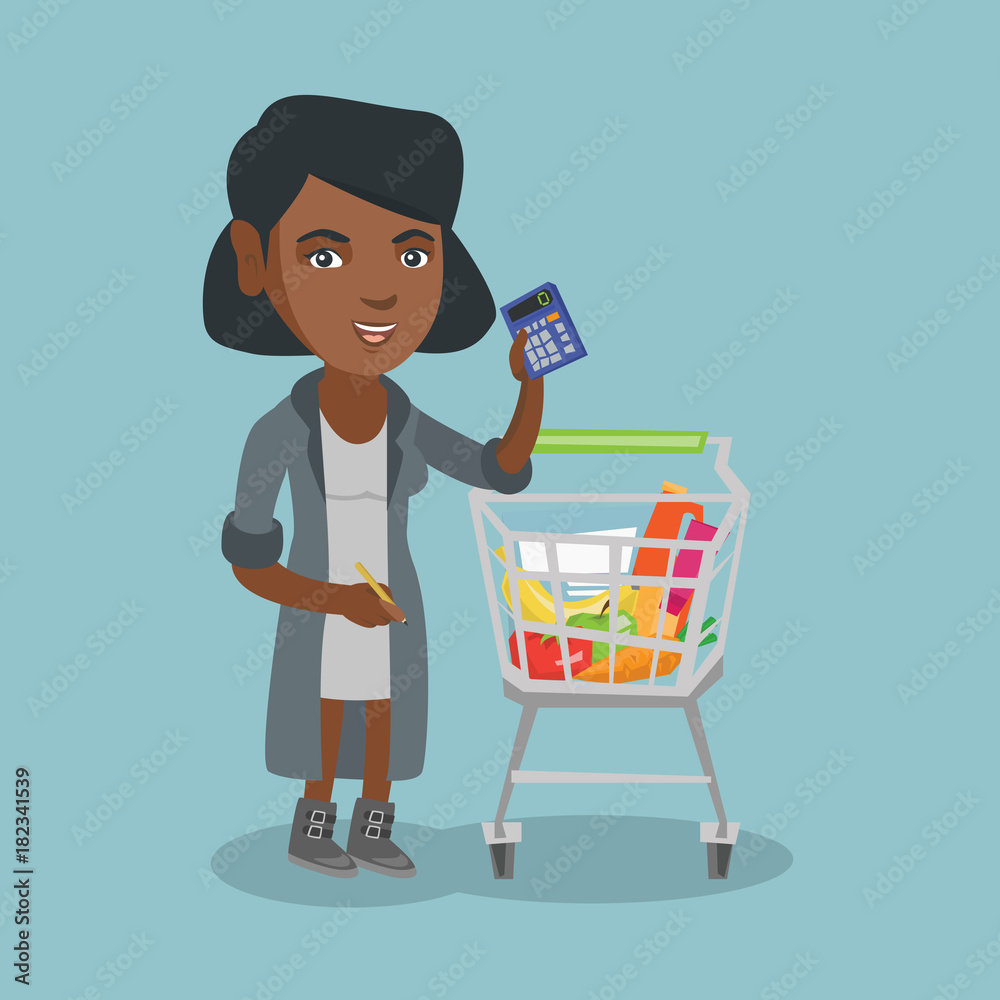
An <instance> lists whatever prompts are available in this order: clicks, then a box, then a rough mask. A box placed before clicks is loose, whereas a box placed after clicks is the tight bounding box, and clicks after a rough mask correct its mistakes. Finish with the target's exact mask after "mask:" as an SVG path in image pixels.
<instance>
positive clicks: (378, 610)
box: [344, 562, 406, 628]
mask: <svg viewBox="0 0 1000 1000" xmlns="http://www.w3.org/2000/svg"><path fill="white" fill-rule="evenodd" d="M354 568H355V569H356V570H357V571H358V572H359V573H360V574H361V575H362V576H363V577H364V578H365V583H358V584H355V585H354V586H352V587H351V588H350V590H351V591H356V592H357V593H358V600H357V601H354V600H352V601H351V602H350V607H349V608H348V609H347V610H346V611H344V615H345V616H346V617H347V618H349V619H350V620H351V621H352V622H354V623H355V624H356V625H361V626H363V627H364V628H374V627H375V626H376V625H388V624H389V623H390V622H394V621H395V622H402V623H403V624H404V625H405V624H406V615H405V614H403V612H402V610H401V609H400V608H398V607H397V606H396V605H395V604H394V603H393V601H392V591H391V590H389V588H388V587H386V586H385V585H383V584H380V583H377V582H376V580H375V577H373V576H372V575H371V573H369V572H368V570H366V569H365V567H364V566H363V565H362V564H361V563H359V562H358V563H355V564H354ZM369 588H370V589H369ZM372 591H374V594H375V598H376V600H375V601H372V600H371V597H372Z"/></svg>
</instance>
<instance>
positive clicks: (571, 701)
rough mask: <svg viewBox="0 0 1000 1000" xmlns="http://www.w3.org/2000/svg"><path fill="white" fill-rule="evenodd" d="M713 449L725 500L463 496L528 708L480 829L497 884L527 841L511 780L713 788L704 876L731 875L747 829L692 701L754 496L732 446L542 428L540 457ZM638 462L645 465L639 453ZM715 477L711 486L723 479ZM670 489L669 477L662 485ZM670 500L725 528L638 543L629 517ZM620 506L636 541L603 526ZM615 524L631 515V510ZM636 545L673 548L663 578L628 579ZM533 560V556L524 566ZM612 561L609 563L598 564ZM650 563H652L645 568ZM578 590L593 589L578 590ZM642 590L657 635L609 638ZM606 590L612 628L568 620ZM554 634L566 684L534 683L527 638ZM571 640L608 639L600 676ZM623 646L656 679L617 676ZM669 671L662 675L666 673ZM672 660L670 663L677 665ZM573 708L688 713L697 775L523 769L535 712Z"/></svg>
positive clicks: (670, 436)
mask: <svg viewBox="0 0 1000 1000" xmlns="http://www.w3.org/2000/svg"><path fill="white" fill-rule="evenodd" d="M706 444H709V445H714V446H715V447H716V448H717V449H718V450H717V453H716V456H715V463H714V472H715V473H716V474H717V476H718V478H719V479H721V480H722V483H723V484H724V486H725V491H724V492H717V493H709V492H702V493H681V492H678V493H610V492H597V493H590V494H562V493H560V494H551V493H550V494H531V493H521V494H516V495H502V494H498V493H495V492H492V491H489V490H481V489H473V490H472V491H471V492H470V494H469V502H470V505H471V507H472V515H473V521H474V525H475V530H476V538H477V542H478V546H479V554H480V558H481V561H482V568H483V578H484V581H485V584H486V590H487V596H488V597H489V598H490V616H491V619H492V622H493V631H494V635H495V638H496V644H497V654H498V657H499V660H500V672H501V674H502V676H503V692H504V697H506V698H508V699H510V700H511V701H514V702H517V703H518V704H519V705H521V718H520V722H519V724H518V727H517V734H516V736H515V738H514V745H513V748H512V752H511V755H510V761H509V764H508V768H507V774H506V778H505V779H504V784H503V789H502V791H501V794H500V803H499V805H498V807H497V812H496V817H495V819H494V820H493V821H491V822H486V823H483V835H484V837H485V840H486V843H487V844H488V845H489V848H490V854H491V859H492V862H493V874H494V877H495V878H512V877H513V861H514V845H515V844H516V843H518V842H520V840H521V824H520V823H513V822H505V818H504V817H505V814H506V812H507V807H508V804H509V802H510V797H511V793H512V791H513V787H514V785H515V784H520V783H568V782H623V783H632V782H637V783H660V782H662V783H670V782H680V783H703V784H706V785H708V791H709V794H710V795H711V798H712V804H713V806H714V807H715V814H716V821H715V822H708V823H702V824H701V825H700V833H701V841H702V843H705V844H706V845H707V852H708V874H709V877H710V878H726V876H727V874H728V871H729V860H730V856H731V853H732V846H733V844H734V843H735V842H736V837H737V834H738V832H739V823H734V822H731V821H729V820H728V819H727V818H726V813H725V810H724V808H723V805H722V796H721V794H720V793H719V787H718V782H717V780H716V776H715V768H714V767H713V764H712V758H711V755H710V754H709V750H708V742H707V740H706V737H705V729H704V726H703V725H702V721H701V715H700V713H699V711H698V698H699V697H700V696H701V695H703V694H704V693H705V691H707V690H708V688H710V687H711V686H712V685H713V684H714V683H715V682H716V681H717V680H718V679H719V678H720V677H721V676H722V655H723V651H724V649H725V645H726V632H727V630H728V625H729V614H730V609H731V606H732V599H733V590H734V587H735V584H736V571H737V566H738V563H739V556H740V548H741V545H742V541H743V531H744V528H745V526H746V519H747V510H748V506H749V491H748V490H747V489H746V488H745V487H744V486H743V484H742V483H741V482H740V481H739V479H737V477H736V476H735V475H734V474H733V472H732V471H731V470H730V468H729V449H730V444H731V438H727V437H711V438H710V437H708V436H707V434H705V433H701V432H693V433H687V432H676V431H674V432H671V431H668V432H651V431H600V432H595V431H567V430H560V431H555V430H542V431H541V432H540V434H539V439H538V443H537V444H536V446H535V449H534V453H535V454H536V455H537V454H544V453H564V454H565V453H576V454H580V453H618V455H619V456H624V455H636V454H642V453H648V454H652V453H672V454H700V453H702V452H703V451H704V448H705V445H706ZM631 461H634V462H639V461H642V462H643V463H645V462H646V460H645V459H638V458H635V459H631ZM676 467H677V466H676V464H675V466H674V468H676ZM659 471H660V473H661V474H662V472H664V471H665V470H663V469H662V468H661V469H660V470H659ZM678 475H679V474H678ZM536 476H537V462H536ZM611 478H613V476H612V477H611ZM602 482H603V480H602ZM712 482H713V484H714V483H715V480H714V479H713V480H712ZM668 485H669V484H666V483H665V484H664V487H665V488H666V487H667V486H668ZM664 503H666V504H673V503H686V504H688V505H690V504H697V505H701V507H703V509H704V511H705V516H704V521H706V522H707V521H709V518H710V517H711V518H714V520H713V521H712V522H711V523H712V524H713V525H716V526H717V530H716V531H715V533H714V535H713V536H712V537H711V538H709V539H707V540H702V541H694V540H691V533H690V532H688V534H686V535H685V536H684V537H681V536H680V533H677V534H676V535H675V537H672V538H653V537H649V536H642V528H643V527H644V524H645V522H642V523H637V522H638V521H640V520H641V519H640V518H638V517H636V516H634V515H635V512H636V511H637V510H638V511H640V512H642V511H646V512H648V511H650V510H652V509H654V508H655V507H656V506H657V505H659V504H664ZM637 505H638V506H637ZM660 509H661V510H662V509H663V508H660ZM678 509H679V508H678ZM615 511H627V512H629V513H632V514H633V517H632V518H631V520H632V527H633V528H636V529H638V532H639V536H640V537H641V541H640V537H635V536H634V534H633V535H631V536H630V535H629V534H626V533H623V532H622V531H621V530H617V529H616V530H614V532H613V533H612V532H611V529H610V528H609V527H608V524H607V522H608V521H610V520H612V519H613V518H614V516H615ZM710 512H712V513H710ZM675 513H676V511H675ZM595 516H596V517H598V518H601V519H603V521H604V522H605V523H604V525H603V526H602V527H601V528H600V529H598V530H594V529H589V530H584V531H580V530H577V531H575V532H570V531H567V529H568V528H573V527H576V528H578V529H579V528H580V526H581V525H582V524H583V525H585V524H596V523H599V522H597V521H595ZM620 517H621V519H623V520H629V517H628V514H622V515H620ZM675 520H676V519H675ZM602 532H604V533H602ZM491 539H492V540H491ZM498 543H499V544H498ZM515 543H516V544H515ZM581 546H597V547H599V548H598V549H595V550H594V551H595V553H597V554H598V556H599V557H600V558H599V560H598V561H600V560H603V563H602V565H601V566H600V571H599V572H580V562H579V560H578V559H577V558H576V557H577V556H578V555H579V553H580V551H581V548H580V547H581ZM636 549H641V550H643V551H644V552H647V551H648V550H651V549H655V550H657V551H659V550H661V549H667V550H668V555H667V556H666V557H663V556H660V557H658V563H659V565H660V566H661V568H662V566H663V565H664V558H665V572H664V573H663V574H662V575H657V576H637V575H635V574H634V573H630V572H629V559H630V556H631V550H636ZM584 551H589V550H584ZM518 552H520V557H519V555H518ZM682 552H683V553H684V558H685V559H686V560H687V566H688V569H687V573H686V575H683V576H679V575H677V574H675V569H676V568H678V567H676V565H675V564H676V563H677V560H678V558H680V557H681V553H682ZM693 552H694V553H699V555H698V556H697V559H699V560H700V564H699V565H698V566H697V570H696V575H695V576H692V575H691V569H690V565H691V558H690V557H691V554H692V553H693ZM531 553H534V556H535V558H533V559H532V558H528V556H530V554H531ZM539 553H542V557H541V559H539V558H538V555H539ZM605 553H606V556H607V558H606V560H604V559H603V557H604V554H605ZM571 556H572V557H573V558H571ZM592 562H593V560H592ZM561 563H562V565H560V564H561ZM633 565H634V561H633ZM645 565H648V560H647V562H646V563H645ZM546 584H547V585H548V586H547V587H546V588H545V590H544V591H542V593H543V595H550V596H551V602H552V612H553V613H552V614H545V615H543V614H540V613H539V605H538V603H537V601H535V599H534V598H535V595H536V594H537V593H538V587H539V586H541V587H545V585H546ZM581 587H583V588H586V589H585V590H584V591H581V590H579V589H577V590H575V591H574V589H573V588H581ZM648 587H654V588H658V589H657V590H655V591H653V593H655V594H657V595H658V610H657V612H655V615H657V616H658V618H657V621H656V627H655V629H653V630H650V631H651V633H652V634H651V636H646V635H640V634H628V635H623V634H622V633H620V632H617V631H614V630H613V629H612V626H611V624H610V623H612V622H613V623H616V627H617V623H620V622H622V621H627V616H625V617H624V618H622V617H619V614H620V608H621V607H622V606H623V605H625V604H627V603H628V604H630V606H633V605H631V595H632V594H634V593H636V592H638V593H643V592H645V593H646V594H647V595H648V594H649V593H650V591H648V590H646V591H642V590H640V589H639V588H648ZM526 588H527V589H526ZM601 588H603V589H606V591H607V594H606V602H605V603H606V606H607V620H608V623H609V625H608V630H607V632H601V631H595V630H594V628H593V626H592V625H591V626H590V627H586V628H581V627H576V626H574V625H569V624H567V607H570V608H571V609H572V607H574V606H579V604H580V602H579V601H577V602H570V601H569V595H571V594H574V593H576V594H579V593H581V592H583V593H589V594H591V595H593V594H594V591H599V592H598V593H597V594H596V597H595V598H594V600H595V603H596V601H597V600H599V599H600V598H601V597H602V596H605V595H604V594H603V590H601ZM682 588H683V589H682ZM710 591H711V596H710ZM668 593H669V595H670V599H671V601H672V600H673V598H674V596H675V593H681V594H683V595H687V596H688V598H689V599H688V604H687V609H688V610H687V615H686V620H687V627H686V628H685V629H684V630H678V631H679V634H680V636H681V637H680V638H677V637H676V636H675V635H673V634H671V633H672V627H671V623H673V625H676V621H677V620H676V619H671V618H669V617H668V606H670V601H668V599H667V595H668ZM720 595H721V596H720ZM710 600H711V601H712V602H713V603H712V610H713V611H714V612H715V613H716V614H717V615H718V620H717V621H714V619H707V621H708V622H713V621H714V624H712V625H711V626H710V628H709V632H708V634H706V633H705V632H702V631H700V630H699V628H698V627H697V625H698V623H702V622H703V620H705V616H706V611H707V609H708V608H709V602H710ZM720 603H721V607H720ZM654 606H655V605H654ZM602 610H603V609H602ZM553 618H554V620H551V619H553ZM707 635H715V636H716V638H715V639H714V641H712V640H710V639H709V638H708V637H707ZM547 636H557V637H558V642H559V647H558V653H559V654H561V658H560V659H558V660H555V661H554V662H555V663H556V664H557V665H558V666H559V667H561V669H562V673H563V676H562V677H561V678H558V677H556V678H555V679H552V677H551V676H550V677H549V678H548V679H544V678H539V677H537V676H535V677H533V676H532V671H531V669H530V659H531V658H530V655H529V647H530V645H531V644H532V642H535V643H537V640H538V639H539V638H542V637H547ZM572 639H575V640H578V642H577V643H574V645H575V646H576V654H575V655H576V656H579V650H580V648H581V647H580V644H579V641H580V640H582V641H583V643H584V644H587V643H589V642H591V641H593V642H596V641H598V640H599V641H600V642H602V643H607V644H608V657H607V659H608V670H607V679H606V680H602V681H596V682H595V681H593V680H583V679H580V678H578V677H574V674H573V671H574V654H573V653H572V652H571V649H570V640H572ZM548 641H549V644H550V647H551V648H552V656H553V657H554V656H555V655H557V654H556V651H555V647H554V646H552V644H551V640H548ZM619 647H623V648H627V650H629V651H631V652H634V653H635V654H636V655H639V656H645V657H646V658H648V659H649V660H650V665H649V676H648V678H646V677H643V678H642V679H640V680H631V681H629V682H625V681H623V680H622V679H616V677H617V675H618V671H617V669H616V668H615V667H613V666H612V665H616V664H617V656H618V653H619ZM536 648H537V646H536ZM595 655H596V653H595ZM602 662H603V661H602ZM654 663H655V664H656V667H655V669H654ZM661 664H662V666H663V667H664V669H663V670H661V669H660V667H661ZM670 664H675V666H674V667H673V668H672V669H671V668H670ZM581 676H586V675H585V674H584V675H581ZM573 706H592V707H607V706H622V707H626V706H635V707H639V706H643V707H649V706H656V707H663V708H682V709H683V710H684V714H685V717H686V719H687V723H688V726H689V727H690V730H691V736H692V739H693V740H694V744H695V748H696V750H697V753H698V760H699V763H700V765H701V769H702V772H703V773H702V774H701V775H676V774H609V773H593V772H578V771H528V770H522V769H521V761H522V758H523V757H524V751H525V747H526V745H527V742H528V737H529V736H530V734H531V728H532V725H533V724H534V721H535V716H536V714H537V712H538V709H539V708H542V707H573Z"/></svg>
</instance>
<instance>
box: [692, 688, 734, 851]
mask: <svg viewBox="0 0 1000 1000" xmlns="http://www.w3.org/2000/svg"><path fill="white" fill-rule="evenodd" d="M684 716H685V718H686V719H687V722H688V727H689V728H690V729H691V738H692V739H693V740H694V746H695V749H696V750H697V751H698V760H699V761H700V762H701V769H702V771H703V772H704V774H705V777H706V778H709V779H710V781H709V783H708V794H709V795H711V796H712V805H713V806H715V815H716V817H717V818H718V820H719V829H718V831H717V832H716V837H717V838H718V839H719V840H722V841H724V840H726V839H727V838H728V834H729V830H728V823H727V822H726V810H725V809H724V808H723V805H722V793H721V792H720V791H719V782H718V780H717V779H716V777H715V767H714V766H713V764H712V755H711V754H710V753H709V752H708V740H707V739H706V737H705V726H704V724H703V723H702V721H701V712H699V711H698V703H697V702H696V701H691V702H689V703H688V704H687V705H685V706H684Z"/></svg>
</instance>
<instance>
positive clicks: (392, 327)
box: [352, 320, 396, 333]
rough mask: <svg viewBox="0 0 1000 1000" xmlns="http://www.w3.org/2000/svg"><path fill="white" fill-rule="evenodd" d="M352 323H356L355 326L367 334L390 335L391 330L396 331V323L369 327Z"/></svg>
mask: <svg viewBox="0 0 1000 1000" xmlns="http://www.w3.org/2000/svg"><path fill="white" fill-rule="evenodd" d="M352 322H354V325H355V326H356V327H357V328H358V329H359V330H364V332H365V333H388V332H389V331H390V330H395V329H396V324H395V323H388V324H386V325H385V326H368V325H367V324H365V323H358V322H355V321H353V320H352Z"/></svg>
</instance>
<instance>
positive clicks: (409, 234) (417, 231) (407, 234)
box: [392, 229, 434, 243]
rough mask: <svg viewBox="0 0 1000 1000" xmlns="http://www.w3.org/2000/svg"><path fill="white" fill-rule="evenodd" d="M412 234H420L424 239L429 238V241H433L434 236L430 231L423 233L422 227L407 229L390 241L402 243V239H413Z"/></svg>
mask: <svg viewBox="0 0 1000 1000" xmlns="http://www.w3.org/2000/svg"><path fill="white" fill-rule="evenodd" d="M414 236H422V237H423V238H424V239H425V240H430V241H431V243H433V242H434V237H433V236H431V234H430V233H425V232H424V231H423V230H422V229H407V230H406V232H405V233H400V234H399V235H398V236H394V237H393V240H392V242H393V243H402V242H403V240H410V239H413V237H414Z"/></svg>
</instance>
